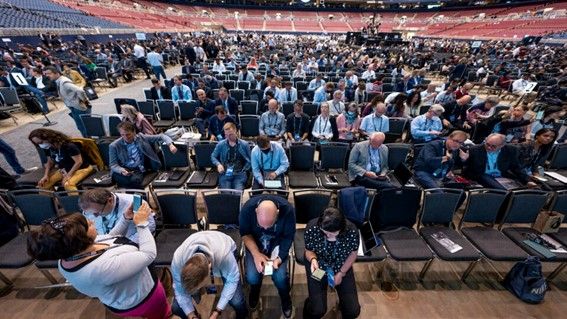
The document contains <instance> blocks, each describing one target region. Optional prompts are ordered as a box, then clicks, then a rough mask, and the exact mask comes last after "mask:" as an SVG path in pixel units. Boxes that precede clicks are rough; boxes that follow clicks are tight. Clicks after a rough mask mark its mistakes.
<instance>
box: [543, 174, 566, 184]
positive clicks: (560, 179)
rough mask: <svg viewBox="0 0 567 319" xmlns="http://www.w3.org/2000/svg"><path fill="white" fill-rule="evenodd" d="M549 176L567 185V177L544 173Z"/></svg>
mask: <svg viewBox="0 0 567 319" xmlns="http://www.w3.org/2000/svg"><path fill="white" fill-rule="evenodd" d="M544 174H545V175H547V176H551V177H553V178H555V179H556V180H558V181H560V182H561V183H564V184H567V177H565V176H563V175H561V174H559V173H557V172H545V173H544Z"/></svg>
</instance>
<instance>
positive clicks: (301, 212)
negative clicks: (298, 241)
mask: <svg viewBox="0 0 567 319" xmlns="http://www.w3.org/2000/svg"><path fill="white" fill-rule="evenodd" d="M332 195H333V192H332V191H330V190H323V189H321V190H296V191H294V192H293V202H294V206H295V212H296V216H295V219H296V223H298V224H307V223H308V222H309V221H310V220H312V219H313V218H317V217H319V216H321V214H322V213H323V211H325V209H327V207H329V206H330V204H331V196H332Z"/></svg>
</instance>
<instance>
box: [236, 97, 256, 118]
mask: <svg viewBox="0 0 567 319" xmlns="http://www.w3.org/2000/svg"><path fill="white" fill-rule="evenodd" d="M240 107H241V108H242V110H241V111H240V115H241V116H242V115H257V114H258V101H251V100H244V101H240Z"/></svg>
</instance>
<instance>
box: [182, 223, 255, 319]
mask: <svg viewBox="0 0 567 319" xmlns="http://www.w3.org/2000/svg"><path fill="white" fill-rule="evenodd" d="M235 253H238V252H236V244H235V243H234V240H232V238H230V237H229V236H228V235H225V234H223V233H221V232H219V231H201V232H197V233H195V234H192V235H191V236H189V237H188V238H187V239H186V240H185V241H184V242H183V243H182V244H181V246H179V248H177V250H175V253H174V254H173V261H172V262H171V273H172V277H173V289H174V292H175V299H174V302H173V313H174V314H175V315H177V316H179V317H180V318H183V319H185V318H187V319H197V318H200V315H199V313H198V312H197V310H196V309H195V306H194V305H193V296H196V298H195V299H196V300H195V301H196V302H197V303H199V300H200V296H201V295H200V292H199V291H200V289H201V288H205V287H207V286H208V285H211V277H213V276H214V277H221V278H222V282H223V284H224V287H223V289H222V291H221V294H220V298H219V300H218V302H217V305H216V306H215V308H214V309H213V311H212V312H211V315H210V316H209V318H212V319H216V318H219V317H220V315H221V313H222V312H223V311H224V310H225V309H226V306H227V305H231V306H232V308H233V309H234V310H235V312H236V318H237V319H244V318H246V317H247V315H248V307H247V306H246V298H245V297H244V291H243V290H242V284H241V283H240V270H239V268H238V262H237V261H236V258H235V257H234V254H235Z"/></svg>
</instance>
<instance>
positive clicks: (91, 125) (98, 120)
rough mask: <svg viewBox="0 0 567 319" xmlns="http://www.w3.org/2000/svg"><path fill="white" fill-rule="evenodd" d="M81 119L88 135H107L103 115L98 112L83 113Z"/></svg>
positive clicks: (99, 136) (97, 136)
mask: <svg viewBox="0 0 567 319" xmlns="http://www.w3.org/2000/svg"><path fill="white" fill-rule="evenodd" d="M80 117H81V121H83V125H84V126H85V130H86V137H91V138H102V137H105V136H106V132H105V131H104V124H103V120H102V115H98V114H82V115H80Z"/></svg>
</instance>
